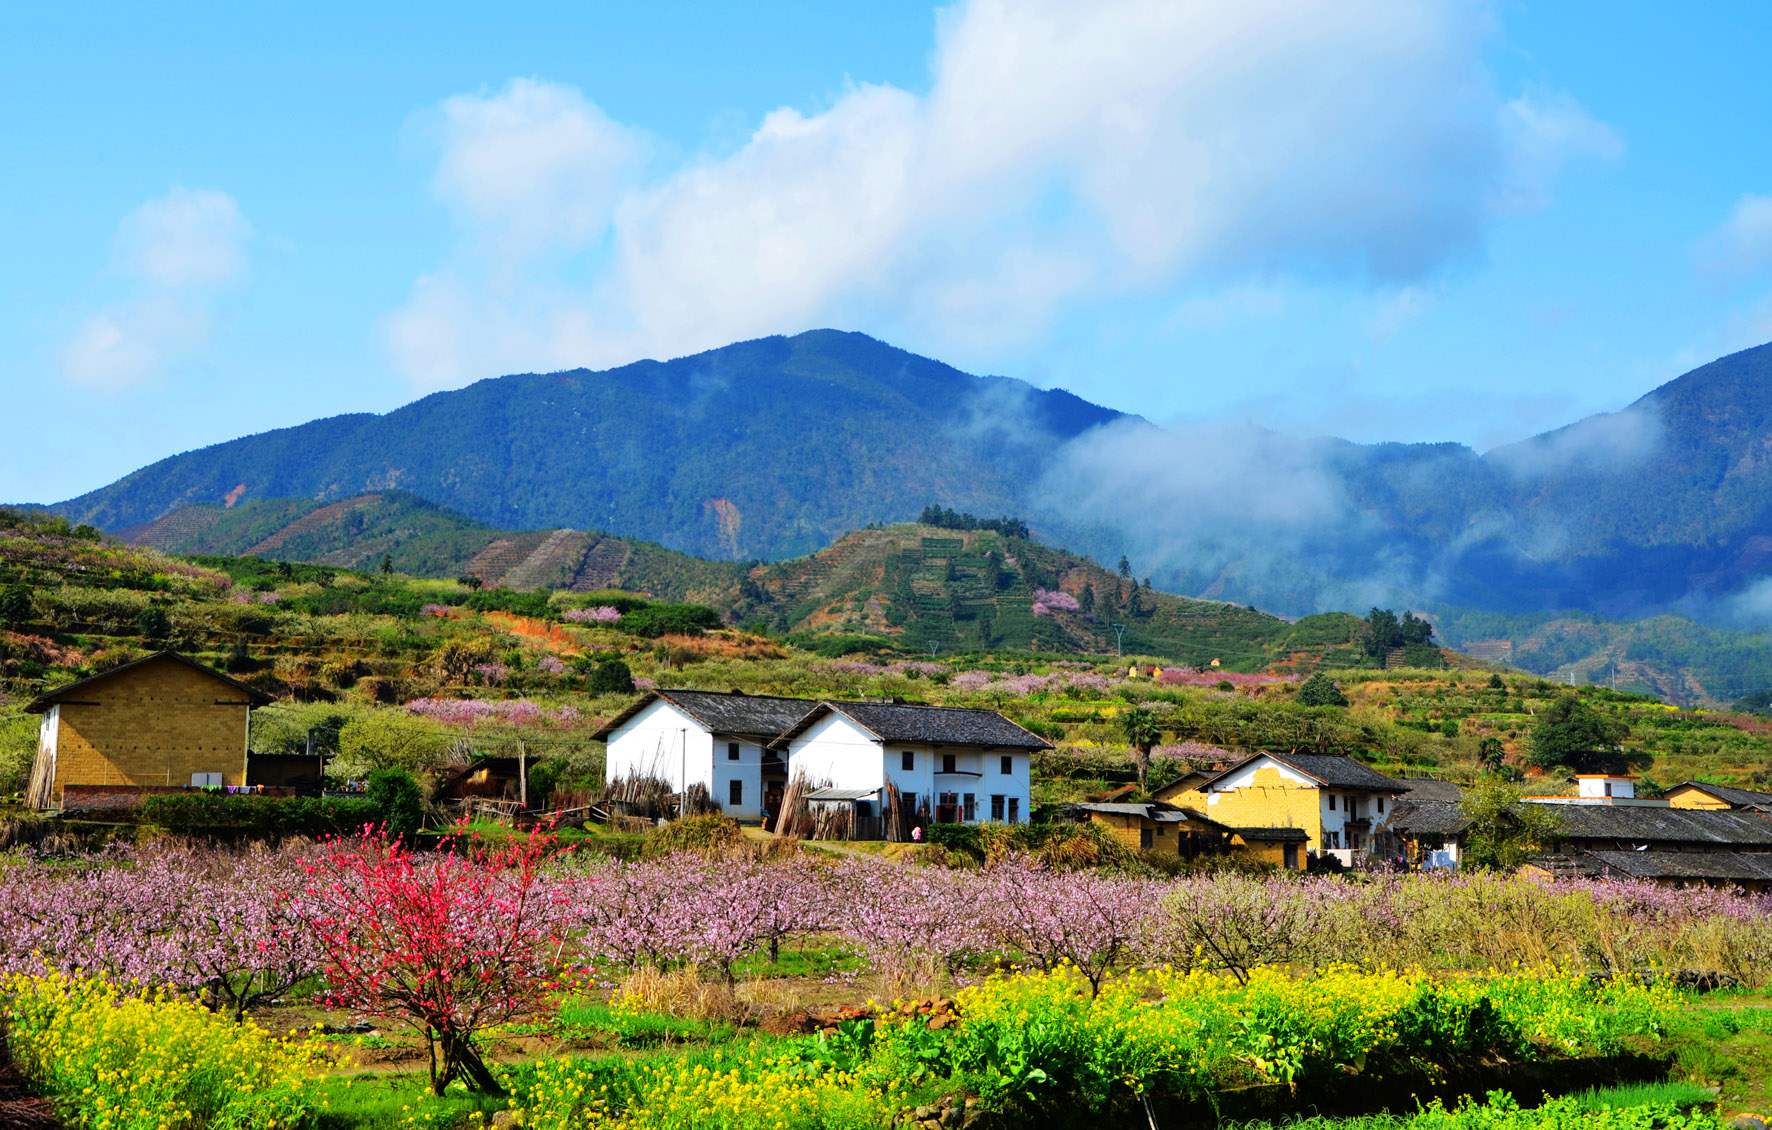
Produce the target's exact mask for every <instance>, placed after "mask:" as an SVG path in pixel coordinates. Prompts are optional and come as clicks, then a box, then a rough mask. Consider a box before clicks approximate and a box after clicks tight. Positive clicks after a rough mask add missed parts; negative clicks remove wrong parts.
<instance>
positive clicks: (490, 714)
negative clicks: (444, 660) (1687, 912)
mask: <svg viewBox="0 0 1772 1130" xmlns="http://www.w3.org/2000/svg"><path fill="white" fill-rule="evenodd" d="M406 713H408V714H411V715H414V716H416V717H419V718H431V719H434V720H436V721H438V722H446V723H448V724H449V725H452V726H472V725H474V724H476V723H480V722H498V723H503V724H506V725H511V726H536V725H547V724H554V725H570V724H572V723H574V722H576V721H578V719H579V711H578V708H577V707H573V706H562V707H560V708H559V709H558V710H548V709H545V708H544V707H542V706H541V705H540V704H539V703H534V702H531V701H529V700H528V699H526V698H512V699H504V700H502V701H499V702H486V701H484V700H482V699H477V698H415V699H413V700H412V701H411V702H409V703H407V704H406Z"/></svg>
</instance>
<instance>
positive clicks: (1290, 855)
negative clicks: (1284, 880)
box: [1286, 844, 1298, 871]
mask: <svg viewBox="0 0 1772 1130" xmlns="http://www.w3.org/2000/svg"><path fill="white" fill-rule="evenodd" d="M1286 870H1288V871H1296V870H1298V845H1297V844H1287V845H1286Z"/></svg>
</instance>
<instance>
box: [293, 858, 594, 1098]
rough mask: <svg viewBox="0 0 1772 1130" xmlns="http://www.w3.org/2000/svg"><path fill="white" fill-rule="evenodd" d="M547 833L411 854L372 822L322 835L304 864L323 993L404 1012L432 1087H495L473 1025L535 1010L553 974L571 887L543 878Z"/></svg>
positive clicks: (338, 1001) (380, 1011)
mask: <svg viewBox="0 0 1772 1130" xmlns="http://www.w3.org/2000/svg"><path fill="white" fill-rule="evenodd" d="M552 850H553V844H552V841H551V838H550V837H547V836H544V835H537V836H534V837H531V838H530V839H528V840H527V841H524V842H522V843H516V842H513V843H511V844H510V845H508V846H506V847H502V848H496V849H494V848H488V847H485V846H483V845H481V844H478V843H474V844H472V845H470V846H468V847H466V848H463V849H461V850H452V851H447V852H444V853H442V854H439V855H430V856H424V855H416V854H414V853H413V852H412V851H410V850H409V849H408V848H407V847H406V846H405V845H404V844H402V843H401V842H400V841H399V840H397V839H389V838H387V837H386V836H384V835H382V834H380V833H368V834H365V835H363V836H361V837H358V838H352V839H339V840H334V841H331V842H330V843H329V844H328V845H327V848H326V850H325V851H324V852H322V854H321V855H320V857H319V859H318V860H317V861H316V862H314V863H312V864H310V865H309V867H308V872H309V875H310V877H311V882H312V886H311V887H310V890H309V894H310V895H311V897H312V898H313V900H314V904H315V908H314V912H313V914H314V916H313V924H314V930H315V933H316V936H317V938H318V940H319V943H320V948H321V952H322V953H323V955H324V959H325V960H324V965H325V972H326V989H325V991H324V992H323V993H322V994H321V1001H322V1003H324V1004H326V1005H328V1006H330V1007H335V1008H349V1009H354V1010H356V1011H359V1012H362V1013H365V1014H367V1015H369V1016H376V1017H382V1018H386V1019H390V1020H395V1021H399V1022H403V1023H405V1024H407V1025H409V1026H411V1027H413V1028H415V1029H417V1030H418V1031H419V1032H420V1033H422V1034H423V1035H424V1037H425V1041H426V1043H427V1044H428V1046H429V1048H430V1053H431V1089H432V1090H433V1091H435V1092H436V1093H437V1094H439V1095H440V1094H442V1093H443V1091H444V1088H446V1087H448V1086H449V1084H450V1083H451V1082H453V1081H454V1080H455V1079H457V1078H460V1079H463V1080H464V1081H465V1082H466V1083H467V1084H468V1085H469V1086H470V1087H474V1088H476V1089H479V1090H482V1091H488V1092H491V1093H494V1094H498V1093H501V1092H502V1090H503V1089H502V1088H501V1087H500V1086H499V1083H498V1080H497V1079H495V1078H493V1075H492V1072H491V1071H489V1070H487V1067H486V1063H485V1061H484V1060H482V1059H481V1058H480V1053H479V1051H478V1050H477V1049H476V1048H475V1047H474V1034H475V1033H476V1032H480V1031H483V1030H485V1029H487V1028H490V1027H492V1026H494V1025H497V1024H502V1023H505V1022H507V1021H510V1020H515V1019H520V1018H522V1017H525V1016H530V1015H533V1014H535V1013H536V1012H537V1011H539V1010H540V1009H541V1007H542V1006H543V1005H544V1004H545V1003H546V1001H547V997H548V993H549V991H550V990H551V989H552V988H554V987H555V985H556V984H557V977H558V973H559V970H558V967H557V960H558V958H557V955H558V954H559V953H561V952H562V951H563V949H564V944H563V938H562V933H561V931H562V927H563V926H564V924H565V923H566V921H567V913H566V912H567V910H568V906H567V903H568V901H569V893H568V891H567V890H566V888H565V887H564V886H562V885H560V884H557V883H550V882H544V879H543V876H542V874H541V864H542V861H543V860H544V859H545V858H546V857H547V855H548V854H549V853H550V852H551V851H552Z"/></svg>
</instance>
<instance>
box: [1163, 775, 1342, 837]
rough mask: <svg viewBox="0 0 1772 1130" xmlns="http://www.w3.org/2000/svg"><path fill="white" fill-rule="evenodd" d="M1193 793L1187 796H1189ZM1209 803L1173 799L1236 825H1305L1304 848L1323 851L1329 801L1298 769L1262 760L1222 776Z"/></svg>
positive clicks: (1210, 795)
mask: <svg viewBox="0 0 1772 1130" xmlns="http://www.w3.org/2000/svg"><path fill="white" fill-rule="evenodd" d="M1184 795H1188V794H1184ZM1205 800H1206V803H1205V805H1204V806H1203V807H1202V806H1199V805H1194V804H1190V803H1188V802H1187V801H1186V800H1177V801H1175V802H1174V803H1177V804H1181V805H1183V806H1184V807H1189V808H1193V807H1201V810H1202V811H1204V812H1205V813H1206V815H1207V816H1210V817H1211V818H1212V819H1214V820H1216V821H1218V822H1219V823H1220V824H1228V825H1230V826H1231V827H1233V828H1302V829H1304V833H1305V836H1306V842H1305V844H1304V847H1305V848H1306V849H1309V850H1314V851H1320V850H1322V846H1323V843H1322V840H1323V816H1324V815H1325V813H1326V803H1327V802H1326V801H1324V800H1323V799H1322V797H1321V796H1320V795H1319V790H1318V788H1317V783H1316V782H1315V781H1313V780H1312V779H1311V778H1309V777H1306V776H1305V775H1304V774H1302V773H1300V772H1298V771H1297V770H1294V769H1291V768H1289V767H1287V766H1284V765H1281V764H1280V763H1279V762H1277V761H1273V760H1271V759H1268V758H1257V759H1256V760H1254V761H1252V762H1251V763H1249V764H1247V765H1244V766H1242V767H1241V768H1239V769H1238V770H1237V771H1236V772H1234V773H1232V774H1230V775H1229V776H1226V777H1224V778H1221V779H1220V780H1219V781H1218V782H1217V783H1216V784H1214V785H1213V786H1212V789H1211V791H1210V792H1208V793H1207V794H1206V797H1205Z"/></svg>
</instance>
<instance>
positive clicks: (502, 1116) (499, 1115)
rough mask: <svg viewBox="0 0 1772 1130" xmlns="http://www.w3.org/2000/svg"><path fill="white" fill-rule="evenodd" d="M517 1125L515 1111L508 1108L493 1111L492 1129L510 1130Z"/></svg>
mask: <svg viewBox="0 0 1772 1130" xmlns="http://www.w3.org/2000/svg"><path fill="white" fill-rule="evenodd" d="M515 1125H517V1116H516V1114H515V1113H513V1112H511V1111H508V1110H497V1111H493V1112H492V1130H510V1128H511V1127H513V1126H515Z"/></svg>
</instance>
